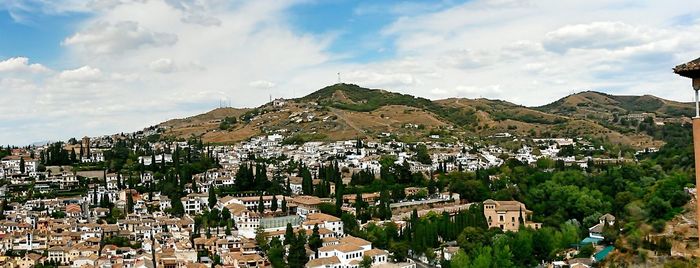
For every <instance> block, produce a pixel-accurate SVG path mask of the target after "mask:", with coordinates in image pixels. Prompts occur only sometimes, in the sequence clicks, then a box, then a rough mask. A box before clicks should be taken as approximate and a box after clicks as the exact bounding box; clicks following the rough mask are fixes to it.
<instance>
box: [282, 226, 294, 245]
mask: <svg viewBox="0 0 700 268" xmlns="http://www.w3.org/2000/svg"><path fill="white" fill-rule="evenodd" d="M295 238H296V237H295V236H294V229H293V228H292V224H291V223H287V229H286V230H285V232H284V244H285V245H289V244H291V243H293V242H294V240H295Z"/></svg>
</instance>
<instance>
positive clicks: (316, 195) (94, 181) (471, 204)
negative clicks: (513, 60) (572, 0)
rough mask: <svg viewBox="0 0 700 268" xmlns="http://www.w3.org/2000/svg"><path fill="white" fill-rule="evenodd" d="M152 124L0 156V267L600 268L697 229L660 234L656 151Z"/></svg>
mask: <svg viewBox="0 0 700 268" xmlns="http://www.w3.org/2000/svg"><path fill="white" fill-rule="evenodd" d="M162 131H163V130H162V129H157V128H156V129H154V128H147V129H145V130H144V131H139V132H136V133H126V134H125V133H121V134H116V135H108V136H101V137H84V138H82V139H80V140H78V139H70V140H68V141H65V142H55V143H49V144H46V145H41V146H28V147H10V146H7V147H2V148H0V152H1V153H0V156H2V160H1V162H0V163H1V165H0V178H2V187H0V196H1V197H2V206H1V208H2V216H1V217H2V220H1V221H0V252H2V253H3V254H2V255H3V257H0V265H2V267H55V266H64V267H151V268H154V267H233V268H251V267H307V268H329V267H331V268H360V267H361V268H368V267H379V268H392V267H395V268H414V267H446V268H449V267H455V268H456V267H466V266H461V263H465V261H467V262H469V259H470V258H472V259H471V261H472V262H476V261H484V262H489V263H491V264H490V266H483V267H532V266H539V267H594V266H596V265H599V264H602V263H605V262H606V260H610V259H615V260H618V259H620V258H629V256H630V255H629V254H630V250H631V249H635V250H644V249H646V250H648V252H653V253H646V254H651V255H647V258H664V256H676V257H687V256H692V254H695V253H693V252H694V251H693V250H695V249H697V243H695V244H693V243H691V242H689V241H690V237H693V236H697V234H690V235H688V238H687V239H683V238H682V239H680V241H677V240H679V239H678V234H677V235H676V237H673V236H671V235H663V232H664V229H665V228H666V221H669V222H671V221H673V220H674V216H675V215H678V214H680V213H683V211H684V209H683V208H682V207H683V206H685V205H686V203H687V202H688V201H690V200H691V199H692V200H693V201H691V202H695V201H694V200H695V194H696V193H695V192H694V191H692V190H690V189H689V188H687V187H686V186H687V183H688V181H687V180H688V178H687V176H686V175H680V174H675V175H674V174H671V173H670V172H669V173H665V172H664V171H663V170H661V169H660V166H664V167H666V166H667V165H683V164H684V163H683V162H682V161H687V160H681V162H675V163H665V162H662V160H658V159H656V158H655V157H656V155H658V154H663V153H668V152H667V151H665V149H662V150H658V149H656V148H646V149H644V150H641V151H639V152H637V154H635V155H634V156H633V157H631V158H630V157H625V156H623V155H621V154H619V153H618V154H617V155H615V153H614V152H613V153H610V152H605V151H606V148H604V147H603V146H601V145H596V144H594V142H593V141H591V140H587V139H585V138H580V137H561V138H534V139H533V138H530V137H521V136H518V135H515V134H511V133H505V132H504V133H498V134H496V135H492V136H489V137H484V138H483V139H482V140H476V141H474V140H469V141H467V140H464V141H457V142H444V141H438V140H436V139H437V138H438V137H432V138H434V139H433V140H427V141H419V142H413V143H408V142H401V141H397V140H395V139H382V140H378V139H359V138H358V139H353V140H341V141H309V142H302V143H299V142H289V139H290V136H285V135H284V134H283V133H269V134H267V135H263V136H256V137H253V138H250V139H248V140H245V141H242V142H238V143H235V144H232V145H221V144H206V143H204V142H203V141H202V139H200V138H197V137H195V136H192V137H191V138H189V139H173V138H166V137H164V136H160V135H158V133H160V132H162ZM386 135H387V137H390V136H391V133H387V134H386ZM666 147H668V146H666ZM666 147H664V148H666ZM611 155H612V156H611ZM652 163H653V165H652ZM665 170H666V169H665ZM667 170H670V169H667ZM651 174H654V176H656V178H653V177H650V176H651ZM655 185H656V186H655ZM642 186H644V187H652V186H654V187H657V188H655V189H657V190H655V191H654V192H653V193H652V194H651V195H650V196H649V195H646V194H644V192H645V191H646V190H642V189H641V188H640V187H642ZM660 188H663V190H662V189H660ZM619 216H622V217H621V218H620V217H619ZM655 216H660V217H661V218H662V219H664V220H661V221H659V220H656V221H652V220H649V221H647V220H646V219H647V217H649V218H652V217H655ZM687 224H688V225H692V224H696V223H694V222H693V223H687ZM683 235H684V234H681V236H683ZM635 239H636V240H635Z"/></svg>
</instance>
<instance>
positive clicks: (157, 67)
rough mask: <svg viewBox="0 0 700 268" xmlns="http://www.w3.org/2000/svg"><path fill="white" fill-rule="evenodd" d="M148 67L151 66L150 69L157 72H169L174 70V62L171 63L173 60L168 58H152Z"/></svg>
mask: <svg viewBox="0 0 700 268" xmlns="http://www.w3.org/2000/svg"><path fill="white" fill-rule="evenodd" d="M148 67H149V68H151V70H152V71H154V72H159V73H170V72H173V71H175V64H174V63H173V60H171V59H168V58H161V59H157V60H154V61H152V62H151V63H150V64H149V65H148Z"/></svg>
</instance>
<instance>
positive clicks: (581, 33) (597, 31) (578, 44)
mask: <svg viewBox="0 0 700 268" xmlns="http://www.w3.org/2000/svg"><path fill="white" fill-rule="evenodd" d="M650 39H651V36H650V32H649V31H648V30H644V29H642V28H641V27H635V26H632V25H629V24H626V23H623V22H619V21H617V22H608V21H601V22H592V23H588V24H576V25H566V26H564V27H561V28H559V29H556V30H554V31H551V32H548V33H547V34H545V36H544V47H546V48H547V49H549V50H552V51H555V52H565V51H567V50H569V49H572V48H583V49H617V48H622V47H627V46H633V45H639V44H641V43H643V42H645V41H647V40H650Z"/></svg>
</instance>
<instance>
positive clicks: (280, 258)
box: [267, 236, 285, 268]
mask: <svg viewBox="0 0 700 268" xmlns="http://www.w3.org/2000/svg"><path fill="white" fill-rule="evenodd" d="M284 255H285V249H284V246H283V245H282V242H280V239H279V238H278V237H276V236H275V237H273V238H272V240H271V241H270V246H269V249H268V250H267V258H268V260H269V261H270V264H271V265H272V267H273V268H284V267H285V262H284Z"/></svg>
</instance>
